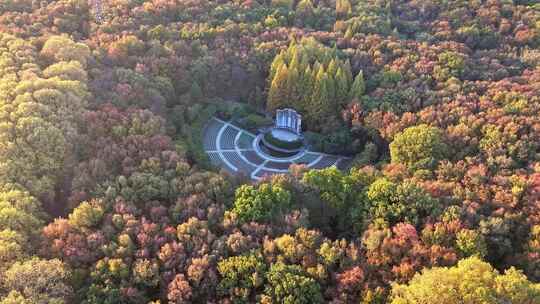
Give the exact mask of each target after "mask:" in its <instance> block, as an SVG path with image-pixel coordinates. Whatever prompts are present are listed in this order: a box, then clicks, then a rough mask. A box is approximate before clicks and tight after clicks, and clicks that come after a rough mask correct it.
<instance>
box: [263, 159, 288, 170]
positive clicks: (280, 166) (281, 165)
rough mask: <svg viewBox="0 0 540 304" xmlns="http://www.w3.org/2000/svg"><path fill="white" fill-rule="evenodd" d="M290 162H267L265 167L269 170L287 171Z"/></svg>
mask: <svg viewBox="0 0 540 304" xmlns="http://www.w3.org/2000/svg"><path fill="white" fill-rule="evenodd" d="M292 164H293V163H291V162H275V161H269V162H267V163H266V165H265V167H266V168H270V169H277V170H288V169H289V166H290V165H292Z"/></svg>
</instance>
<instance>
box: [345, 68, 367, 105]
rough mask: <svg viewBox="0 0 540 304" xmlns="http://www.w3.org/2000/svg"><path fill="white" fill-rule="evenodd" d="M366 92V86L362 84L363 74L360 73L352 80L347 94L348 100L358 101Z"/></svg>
mask: <svg viewBox="0 0 540 304" xmlns="http://www.w3.org/2000/svg"><path fill="white" fill-rule="evenodd" d="M365 92H366V84H365V82H364V73H363V72H362V71H360V72H359V73H358V75H356V77H355V78H354V82H353V84H352V86H351V90H350V93H349V96H350V99H351V100H352V99H355V98H356V99H360V98H362V96H363V95H364V93H365Z"/></svg>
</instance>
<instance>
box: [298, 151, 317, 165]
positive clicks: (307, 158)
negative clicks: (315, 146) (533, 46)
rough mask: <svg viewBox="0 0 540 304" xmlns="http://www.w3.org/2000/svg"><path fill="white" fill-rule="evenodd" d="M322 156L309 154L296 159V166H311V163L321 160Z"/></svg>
mask: <svg viewBox="0 0 540 304" xmlns="http://www.w3.org/2000/svg"><path fill="white" fill-rule="evenodd" d="M320 156H321V155H320V154H319V153H311V152H307V153H306V154H304V155H303V156H302V157H300V158H297V159H295V160H294V162H295V163H296V164H306V165H307V164H310V163H311V162H314V161H315V160H317V158H319V157H320Z"/></svg>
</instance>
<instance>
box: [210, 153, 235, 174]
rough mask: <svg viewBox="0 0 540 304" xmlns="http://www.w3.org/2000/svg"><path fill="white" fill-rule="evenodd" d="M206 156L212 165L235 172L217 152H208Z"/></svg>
mask: <svg viewBox="0 0 540 304" xmlns="http://www.w3.org/2000/svg"><path fill="white" fill-rule="evenodd" d="M208 157H209V158H210V162H211V163H212V165H214V166H216V167H219V168H224V169H225V170H227V171H229V172H231V173H234V172H236V171H235V170H234V169H233V168H231V167H230V166H229V165H227V163H225V162H224V161H223V160H222V159H221V157H220V156H219V153H218V152H208Z"/></svg>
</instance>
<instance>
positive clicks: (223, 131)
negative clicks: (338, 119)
mask: <svg viewBox="0 0 540 304" xmlns="http://www.w3.org/2000/svg"><path fill="white" fill-rule="evenodd" d="M259 140H260V137H257V136H256V135H255V134H252V133H250V132H248V131H246V130H243V129H241V128H239V127H237V126H235V125H233V124H231V123H229V122H226V121H223V120H221V119H218V118H215V117H214V118H212V120H210V122H209V123H208V125H207V126H206V128H205V131H204V138H203V144H204V150H205V151H206V153H207V154H208V156H209V158H210V161H211V162H212V164H214V165H215V166H218V167H222V168H224V169H226V170H227V171H229V172H230V173H243V174H245V175H246V176H249V177H251V179H253V180H260V179H261V178H263V177H264V176H266V175H272V174H281V173H287V172H288V169H289V166H290V165H292V164H305V165H307V167H308V168H312V169H323V168H326V167H330V166H333V165H335V166H337V167H338V168H340V169H343V168H346V167H347V165H348V163H349V162H350V158H347V157H342V156H337V155H329V154H324V153H318V152H312V151H308V150H303V151H301V152H299V153H298V154H296V155H294V156H292V157H288V158H276V157H272V156H270V155H268V154H266V153H264V152H263V151H261V150H260V149H259V144H258V142H259Z"/></svg>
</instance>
